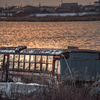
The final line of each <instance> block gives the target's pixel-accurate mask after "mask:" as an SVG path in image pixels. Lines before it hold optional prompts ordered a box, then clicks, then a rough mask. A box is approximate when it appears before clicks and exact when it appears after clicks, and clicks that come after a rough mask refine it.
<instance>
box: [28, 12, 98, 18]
mask: <svg viewBox="0 0 100 100" xmlns="http://www.w3.org/2000/svg"><path fill="white" fill-rule="evenodd" d="M93 14H98V13H97V12H80V13H46V14H31V15H30V16H36V17H45V16H63V17H64V16H83V15H93Z"/></svg>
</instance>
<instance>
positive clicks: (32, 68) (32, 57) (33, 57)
mask: <svg viewBox="0 0 100 100" xmlns="http://www.w3.org/2000/svg"><path fill="white" fill-rule="evenodd" d="M34 68H35V55H31V59H30V70H34Z"/></svg>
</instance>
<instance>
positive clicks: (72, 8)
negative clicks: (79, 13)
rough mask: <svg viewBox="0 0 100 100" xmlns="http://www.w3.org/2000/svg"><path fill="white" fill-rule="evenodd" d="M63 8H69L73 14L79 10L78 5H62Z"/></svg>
mask: <svg viewBox="0 0 100 100" xmlns="http://www.w3.org/2000/svg"><path fill="white" fill-rule="evenodd" d="M61 7H62V8H68V9H70V11H71V12H75V11H76V10H77V9H78V8H79V6H78V3H62V4H61Z"/></svg>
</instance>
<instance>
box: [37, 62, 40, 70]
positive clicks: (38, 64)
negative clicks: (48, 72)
mask: <svg viewBox="0 0 100 100" xmlns="http://www.w3.org/2000/svg"><path fill="white" fill-rule="evenodd" d="M36 70H39V71H40V63H36Z"/></svg>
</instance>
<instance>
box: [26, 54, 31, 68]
mask: <svg viewBox="0 0 100 100" xmlns="http://www.w3.org/2000/svg"><path fill="white" fill-rule="evenodd" d="M29 58H30V57H29V55H25V69H29Z"/></svg>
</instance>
